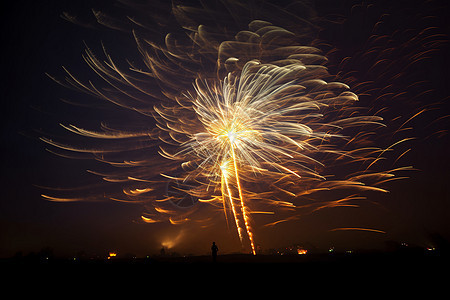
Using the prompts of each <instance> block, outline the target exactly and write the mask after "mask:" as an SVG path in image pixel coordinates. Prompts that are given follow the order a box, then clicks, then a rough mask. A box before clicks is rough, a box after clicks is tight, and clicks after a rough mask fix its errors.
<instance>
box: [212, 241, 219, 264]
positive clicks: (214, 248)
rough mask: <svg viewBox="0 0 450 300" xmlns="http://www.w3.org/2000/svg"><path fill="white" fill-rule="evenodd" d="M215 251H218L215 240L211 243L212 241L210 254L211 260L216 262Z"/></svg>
mask: <svg viewBox="0 0 450 300" xmlns="http://www.w3.org/2000/svg"><path fill="white" fill-rule="evenodd" d="M217 251H219V248H217V246H216V242H213V243H212V246H211V254H212V259H213V262H216V259H217Z"/></svg>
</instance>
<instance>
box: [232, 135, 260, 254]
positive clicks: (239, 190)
mask: <svg viewBox="0 0 450 300" xmlns="http://www.w3.org/2000/svg"><path fill="white" fill-rule="evenodd" d="M230 142H231V141H230ZM231 154H232V157H233V165H234V172H235V176H236V185H237V189H238V192H239V199H240V200H241V209H242V217H243V218H244V223H245V229H246V230H247V234H248V238H249V240H250V245H251V247H252V253H253V255H256V251H255V244H254V242H253V233H252V231H251V228H250V224H249V220H248V215H247V213H246V211H245V210H246V207H245V203H244V197H243V196H242V190H241V183H240V181H239V172H238V168H237V163H236V154H235V152H234V144H233V143H232V144H231Z"/></svg>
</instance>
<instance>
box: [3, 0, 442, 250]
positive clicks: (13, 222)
mask: <svg viewBox="0 0 450 300" xmlns="http://www.w3.org/2000/svg"><path fill="white" fill-rule="evenodd" d="M75 2H76V3H75ZM189 2H190V3H191V2H195V1H189ZM311 2H312V3H313V6H314V8H315V10H316V12H317V14H318V15H319V16H323V17H324V16H328V17H329V18H331V17H330V16H336V15H341V16H343V17H344V19H346V20H347V21H346V22H344V23H340V24H337V23H336V24H335V25H332V24H331V23H330V22H329V23H323V30H322V31H321V32H320V33H319V38H320V39H322V40H323V41H324V42H325V43H324V44H326V43H327V44H330V45H333V47H336V48H337V49H338V51H335V52H333V53H332V54H330V55H329V59H330V72H331V73H333V72H334V71H337V68H338V67H337V65H339V62H336V61H337V60H341V59H343V58H344V57H347V56H353V57H357V56H358V53H361V52H364V50H363V49H364V45H365V44H366V43H367V41H368V39H369V37H370V35H371V32H372V29H373V27H374V26H375V24H376V23H377V20H379V18H380V16H382V15H383V14H388V15H390V16H392V18H391V19H390V20H391V22H387V23H386V24H387V25H385V26H387V28H386V29H385V30H386V34H389V35H391V39H392V43H393V44H392V47H398V48H399V49H405V50H404V51H415V50H417V49H412V48H408V47H404V48H402V45H403V44H404V43H406V41H407V39H408V37H407V36H405V33H408V32H416V31H417V32H420V30H422V29H425V28H428V27H429V26H434V27H436V29H435V31H433V33H434V34H437V33H439V34H440V36H439V37H431V38H429V39H430V40H434V41H436V40H439V42H436V43H435V44H434V45H435V46H434V47H432V48H433V49H434V51H432V52H430V54H429V55H426V58H425V59H423V60H421V61H420V62H418V63H416V64H414V66H413V67H411V68H409V69H408V71H407V72H406V73H407V74H406V75H405V76H404V78H403V79H402V78H400V79H398V80H397V81H396V82H395V83H394V84H395V85H396V86H397V91H399V92H403V91H402V88H403V89H407V87H409V86H410V85H411V83H414V82H425V83H424V84H423V85H421V86H423V89H425V90H430V91H431V92H428V93H424V94H423V95H420V96H418V97H415V98H414V99H413V100H411V101H408V99H406V100H405V101H406V103H407V104H405V105H403V104H396V105H394V107H393V110H395V112H394V114H397V115H401V114H407V112H405V110H417V109H418V108H423V107H429V108H432V109H430V110H429V111H427V112H425V113H423V114H422V115H421V116H420V118H417V119H415V120H413V121H412V122H411V124H410V125H412V126H413V127H414V130H413V131H412V133H411V136H413V137H415V140H414V141H413V142H412V143H411V144H410V147H411V151H409V152H408V155H407V156H405V157H404V159H405V161H404V164H405V165H412V166H413V167H414V168H415V169H417V170H416V171H413V172H408V174H405V176H408V177H410V178H409V179H405V180H400V181H394V182H392V183H389V184H388V185H387V189H388V190H389V191H390V193H387V194H373V195H371V197H370V198H369V199H368V200H369V201H368V202H367V203H366V204H364V205H362V206H361V207H360V208H336V209H327V210H323V211H319V212H317V213H313V214H308V215H305V216H303V217H301V218H300V219H299V220H296V221H294V222H290V223H283V224H280V225H278V226H275V227H271V228H266V227H264V228H263V227H260V228H258V227H257V226H256V227H257V228H256V230H255V232H256V236H257V239H258V244H260V245H261V247H262V248H263V249H268V248H277V247H282V246H287V245H291V244H303V245H306V246H309V247H310V246H313V247H317V248H320V249H327V248H329V247H331V246H335V247H337V248H339V247H340V248H341V249H347V248H352V249H356V248H363V249H370V248H375V249H385V246H386V242H387V241H395V242H401V241H405V242H408V243H410V244H415V245H418V246H421V247H428V246H430V247H431V246H434V243H436V240H437V239H441V238H443V239H446V240H450V185H449V179H450V176H449V171H448V170H449V169H450V159H449V155H448V154H449V153H450V134H449V132H448V129H449V124H450V123H449V119H450V118H449V117H448V115H449V114H450V105H449V98H448V97H449V95H450V93H449V91H450V90H449V86H450V80H449V78H450V74H449V70H450V59H449V54H450V51H449V50H450V48H449V46H450V39H449V36H450V35H449V34H450V25H449V23H448V15H450V10H449V6H448V4H446V1H425V2H420V1H395V4H391V3H390V2H391V1H374V2H376V5H375V6H374V7H375V8H374V9H373V10H372V11H371V13H369V15H366V12H364V11H363V10H359V9H357V7H356V8H355V6H354V5H355V4H358V3H360V2H358V1H311ZM369 2H370V1H369ZM110 6H111V3H110V2H109V1H56V0H55V1H51V0H48V1H20V2H19V1H12V3H5V2H2V4H1V9H0V12H1V22H2V25H1V30H2V33H1V34H2V38H1V40H2V46H1V49H2V56H1V69H2V72H1V76H2V80H1V84H2V88H1V91H0V93H1V94H0V95H1V97H0V100H1V101H2V109H1V112H2V118H1V125H2V126H1V141H2V147H1V152H2V163H1V166H2V173H1V174H2V175H1V176H2V178H1V181H0V182H1V185H2V191H3V194H2V197H1V200H0V257H9V256H12V255H14V253H16V252H17V251H22V252H23V253H24V254H26V253H29V252H30V251H35V252H37V251H39V250H40V249H42V248H45V247H50V248H51V249H53V251H54V253H55V254H56V255H74V254H75V253H77V252H79V251H85V252H86V253H90V254H99V255H103V254H104V253H106V252H107V251H109V250H116V251H118V252H120V253H134V254H136V255H139V256H142V255H146V254H152V253H158V251H159V249H160V248H161V246H162V245H163V244H164V245H166V246H170V247H171V249H170V251H177V252H179V253H193V254H204V253H207V252H208V251H209V247H210V244H211V242H212V241H216V243H217V244H218V246H219V248H220V249H221V251H223V252H233V251H238V250H239V241H237V240H236V238H235V237H234V236H233V233H230V232H229V231H228V230H227V227H226V224H225V223H223V224H216V225H214V226H212V227H209V228H206V229H202V228H199V227H195V226H191V225H188V226H173V225H170V224H165V223H161V224H142V222H139V220H140V215H141V213H142V207H141V206H140V205H137V204H124V203H117V202H89V203H84V202H74V203H54V202H49V201H45V200H44V199H42V198H41V196H40V195H41V194H42V193H43V190H42V188H40V186H59V185H63V184H64V183H67V182H70V183H73V184H74V185H77V184H84V183H86V182H89V180H90V179H91V178H90V177H89V176H92V175H90V174H88V173H86V172H85V170H86V169H90V168H91V162H89V161H87V162H86V161H74V160H66V159H63V158H61V157H57V156H54V155H52V154H51V153H49V152H48V151H46V145H45V144H44V143H43V142H42V141H40V140H39V137H40V136H43V135H45V134H47V133H49V132H53V133H54V132H57V133H60V130H61V128H60V127H59V125H58V124H59V123H65V124H72V123H75V121H76V118H79V116H80V114H84V115H83V118H84V119H85V120H87V121H86V122H90V121H91V122H97V123H98V122H99V121H101V120H99V119H103V118H113V117H114V116H111V115H110V116H101V117H99V116H98V114H97V112H91V114H89V113H86V112H85V111H84V110H83V111H81V110H80V111H77V110H79V109H80V108H76V107H73V106H69V105H67V104H66V103H63V102H62V101H60V99H78V98H82V97H87V96H86V95H84V94H79V93H75V92H73V91H69V90H67V89H65V88H63V87H61V86H59V85H58V84H56V83H55V82H54V81H52V80H51V79H50V78H49V77H48V76H47V75H46V74H45V73H49V74H52V75H55V76H59V77H60V78H61V77H63V76H64V75H63V71H62V68H61V66H67V67H68V68H69V69H70V70H71V72H73V73H74V74H78V75H80V77H83V76H84V75H83V74H87V73H86V72H87V70H88V68H87V66H86V65H85V63H84V62H83V60H82V58H81V55H82V54H83V51H84V49H85V44H84V42H85V43H86V44H87V45H89V46H91V45H92V47H93V48H94V51H101V46H100V41H103V42H104V44H105V45H106V47H107V48H108V51H109V52H110V53H113V55H114V56H115V57H119V58H128V59H130V60H139V53H138V52H137V50H136V47H135V44H134V42H133V39H132V37H131V36H129V35H126V34H123V33H120V32H116V31H113V30H108V29H104V30H102V29H92V28H87V27H83V26H79V25H75V24H73V23H70V22H68V21H66V20H64V19H63V18H61V17H60V15H61V14H62V13H63V12H64V11H68V12H71V13H72V14H75V15H78V16H81V17H82V18H86V19H87V20H89V14H90V9H91V8H92V7H94V8H99V9H104V8H106V9H108V7H110ZM415 16H420V18H419V17H417V18H415ZM424 16H428V18H424ZM408 30H409V31H408ZM325 50H327V49H325ZM328 50H329V49H328ZM395 55H398V58H396V57H390V59H392V60H396V59H398V61H399V68H401V67H400V65H401V64H402V62H403V60H404V58H405V57H407V56H408V53H404V52H402V51H398V52H395ZM402 59H403V60H402ZM333 60H334V61H333ZM355 61H357V60H355ZM347 68H348V69H346V71H347V72H349V71H350V70H352V69H353V70H355V72H356V73H355V74H356V75H355V76H359V78H360V80H361V81H364V80H374V81H375V82H376V83H375V84H377V85H383V84H385V85H388V84H390V83H391V82H386V81H383V80H382V79H380V80H378V81H377V80H376V79H373V78H371V76H375V75H376V74H377V73H376V71H373V70H372V71H370V72H369V71H367V70H366V69H365V62H363V61H361V63H353V64H351V65H349V66H347ZM392 72H395V70H393V71H392ZM374 74H375V75H374ZM380 74H383V72H381V73H380ZM92 76H93V74H92V73H90V74H89V76H84V77H85V78H84V79H90V78H91V77H92ZM413 94H414V95H417V94H420V91H416V90H414V91H412V90H410V91H407V94H406V95H407V96H406V98H407V97H412V95H413ZM446 116H447V117H446ZM341 227H363V228H373V229H379V230H382V231H385V232H386V233H384V234H381V233H374V232H364V231H332V229H335V228H341Z"/></svg>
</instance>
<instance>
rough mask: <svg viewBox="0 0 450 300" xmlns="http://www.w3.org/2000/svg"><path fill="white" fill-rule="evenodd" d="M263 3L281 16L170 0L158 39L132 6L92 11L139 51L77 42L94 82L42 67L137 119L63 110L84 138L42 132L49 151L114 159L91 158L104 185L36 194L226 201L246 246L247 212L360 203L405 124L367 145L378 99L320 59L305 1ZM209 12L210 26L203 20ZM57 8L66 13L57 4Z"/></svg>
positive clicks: (161, 212)
mask: <svg viewBox="0 0 450 300" xmlns="http://www.w3.org/2000/svg"><path fill="white" fill-rule="evenodd" d="M127 5H128V6H127V7H128V8H129V7H131V4H130V3H128V4H127ZM228 5H229V6H228V7H227V8H228V10H229V11H231V12H232V13H231V14H230V16H233V17H234V19H239V20H240V15H242V13H236V11H237V6H239V7H240V10H244V11H248V10H250V9H251V8H249V7H246V6H245V5H243V4H240V3H238V2H236V3H235V2H230V3H229V4H228ZM244 8H245V9H246V10H245V9H244ZM270 8H272V11H271V12H270V13H271V14H278V15H277V19H280V20H284V21H283V23H286V24H287V25H286V26H283V27H282V26H280V25H279V24H275V23H274V22H268V21H263V20H249V21H248V22H247V24H248V26H247V28H242V27H240V28H239V29H238V30H236V31H234V32H233V33H230V31H232V29H233V28H234V27H239V24H241V23H242V22H244V21H245V20H246V19H247V18H243V19H242V21H236V23H237V24H236V25H233V26H228V27H227V26H225V25H223V24H222V22H223V23H225V24H226V23H227V22H229V19H230V17H225V16H224V15H223V14H217V13H213V10H212V9H210V8H208V7H203V9H199V8H194V7H188V6H182V5H174V6H173V7H172V8H171V14H172V15H173V16H175V19H176V20H177V21H178V23H179V24H180V28H182V29H183V30H184V33H185V35H184V36H179V35H178V36H177V35H176V34H167V35H166V36H165V39H164V41H165V42H164V43H163V44H158V43H156V42H154V41H153V40H152V39H151V38H150V36H151V33H152V32H154V30H153V29H152V26H153V25H154V24H150V22H151V21H144V20H143V19H139V17H130V18H128V22H127V23H124V22H119V21H118V20H117V19H114V18H112V17H110V16H108V15H106V14H104V13H102V12H99V11H94V15H95V17H96V20H97V21H98V22H99V23H100V24H103V25H106V26H107V27H110V28H114V29H120V30H122V31H125V32H129V33H131V34H132V35H133V37H134V39H135V41H136V45H137V49H138V50H139V53H140V55H141V58H142V61H143V64H142V65H139V64H138V63H135V62H129V66H128V68H123V67H120V66H119V65H118V64H117V63H116V62H115V61H114V60H113V59H112V57H111V56H110V55H109V54H108V52H107V50H106V48H105V47H103V50H104V56H105V58H106V59H105V60H101V59H99V58H98V57H97V56H96V55H95V54H94V52H93V51H92V50H91V49H89V48H88V49H87V50H86V53H85V55H84V60H85V61H86V63H87V64H88V65H89V66H90V67H91V68H92V70H94V71H95V73H96V74H97V75H98V76H99V77H100V78H101V79H102V80H103V82H104V84H103V86H102V85H100V86H99V85H98V84H94V83H92V82H90V81H89V82H85V81H82V80H80V79H78V77H76V76H75V75H73V74H72V73H71V72H70V71H69V70H68V69H65V71H66V74H67V76H66V80H65V81H59V80H57V79H56V78H53V79H55V80H56V81H58V82H59V83H61V84H63V85H65V86H68V87H69V88H73V89H76V90H78V91H82V92H84V93H87V94H89V95H92V96H94V97H96V98H100V99H102V100H106V101H107V102H109V103H112V104H113V105H114V107H115V108H116V109H118V110H124V111H130V112H132V113H134V114H137V115H139V118H140V120H143V121H142V122H136V124H126V125H125V124H124V123H121V122H119V124H120V125H121V126H120V128H119V127H113V126H110V125H108V124H107V123H102V124H101V130H88V129H85V128H83V126H80V125H68V124H61V126H62V127H63V128H64V129H66V130H67V131H69V132H70V133H72V134H76V135H79V136H82V137H84V138H85V140H82V142H84V144H83V146H82V147H76V146H74V145H73V143H72V142H70V141H69V142H68V143H64V142H60V141H55V140H53V139H50V138H47V137H43V138H41V139H42V140H43V141H44V142H46V143H47V144H49V145H51V146H52V150H51V151H52V152H55V153H56V154H58V155H61V156H64V157H74V156H75V155H81V157H82V158H94V159H95V160H97V161H99V162H101V163H103V164H106V165H109V166H111V167H113V169H114V170H113V171H110V172H104V171H92V170H90V171H89V172H90V173H92V174H95V175H98V176H100V177H101V178H102V179H103V181H104V182H105V185H107V187H105V188H103V191H104V192H103V193H100V194H94V195H89V196H87V195H80V196H79V197H73V196H71V197H67V196H64V195H62V194H63V193H64V191H59V193H61V194H58V195H48V194H44V195H43V197H44V198H46V199H48V200H52V201H76V200H92V199H100V198H108V199H112V200H115V201H124V202H137V203H142V204H143V205H144V206H145V208H146V209H145V212H144V213H143V215H142V220H143V221H144V222H147V223H154V222H160V221H169V222H171V223H172V224H179V223H183V222H188V221H196V222H201V224H206V223H207V222H211V221H213V220H212V219H213V216H214V215H215V213H217V212H223V214H224V216H225V217H226V220H227V222H228V224H229V225H230V226H232V227H234V228H236V231H237V235H238V237H239V239H240V241H241V243H242V245H243V246H245V245H246V247H249V248H251V251H252V252H253V253H255V252H256V247H255V239H256V237H255V236H254V233H253V229H252V227H253V226H255V225H254V222H253V221H252V220H253V218H252V216H254V215H256V214H263V215H266V216H267V219H266V221H265V226H273V225H275V224H278V223H280V222H285V221H289V220H292V219H295V218H298V216H300V215H301V214H302V213H306V212H312V211H317V210H320V209H323V208H327V207H338V206H357V202H358V201H360V200H362V199H365V198H366V196H365V195H364V194H365V193H366V192H368V191H377V192H386V190H385V189H384V188H383V187H382V184H384V183H386V182H388V181H391V180H394V179H397V178H398V177H395V176H394V174H395V172H397V171H402V170H408V169H411V167H391V168H383V167H382V166H380V164H379V162H380V161H382V160H383V159H385V154H386V153H389V152H391V151H392V150H393V149H394V148H395V147H396V146H398V145H400V144H402V143H403V142H405V141H407V140H408V138H401V139H394V138H393V136H392V137H391V140H390V141H389V144H388V145H384V146H381V145H377V143H376V141H377V139H376V137H377V135H381V134H383V133H384V132H385V131H386V124H385V123H384V121H383V118H382V117H381V116H380V115H379V112H380V111H382V110H376V111H374V110H373V107H364V105H361V104H358V103H359V97H358V95H357V94H356V93H355V92H354V91H352V89H351V87H350V86H348V85H347V84H345V83H343V82H339V81H336V78H337V77H336V76H333V75H332V74H330V73H329V71H328V69H327V68H326V67H325V65H326V64H327V58H326V56H325V55H324V54H323V53H322V51H321V50H320V49H319V48H318V47H317V46H314V33H315V32H316V31H317V28H316V26H315V25H313V24H312V23H311V20H310V19H308V18H309V17H310V16H309V15H308V12H310V9H305V8H307V7H306V6H303V5H302V6H301V9H302V11H303V15H302V17H299V15H294V14H292V13H289V12H288V11H287V10H281V9H276V10H275V11H273V8H274V7H272V6H271V7H270ZM214 11H217V10H214ZM217 15H218V16H219V17H218V18H216V19H215V20H216V26H208V25H205V24H210V23H211V19H214V17H212V16H217ZM65 18H67V19H70V20H71V21H73V22H77V20H76V18H75V17H73V16H71V15H69V14H67V13H66V14H65ZM159 19H160V18H158V17H155V21H154V22H158V20H159ZM268 19H269V17H268ZM160 21H161V20H160ZM202 22H204V23H202ZM208 22H209V23H208ZM289 24H290V25H289ZM293 24H295V26H293ZM222 25H223V26H222ZM300 25H301V26H300ZM316 44H317V43H316ZM143 122H144V123H145V122H146V124H147V125H146V126H142V125H141V124H142V123H143ZM136 128H139V129H136ZM392 131H393V130H392V129H391V132H392ZM92 141H94V142H93V143H92V144H90V142H92ZM91 145H95V146H91ZM79 157H80V156H78V158H79ZM398 158H399V157H398V156H396V161H397V160H398ZM97 188H98V187H95V188H93V187H92V186H91V187H88V188H87V189H88V190H90V191H94V190H96V189H97ZM118 189H120V190H118ZM105 191H107V192H105ZM69 192H70V193H71V194H72V195H73V190H70V191H69ZM80 194H81V193H80ZM315 194H321V197H317V198H315V197H314V195H315ZM205 207H206V208H205ZM208 208H209V209H208ZM200 210H201V213H199V211H200ZM205 211H206V212H205ZM205 216H206V217H205ZM375 231H376V230H375Z"/></svg>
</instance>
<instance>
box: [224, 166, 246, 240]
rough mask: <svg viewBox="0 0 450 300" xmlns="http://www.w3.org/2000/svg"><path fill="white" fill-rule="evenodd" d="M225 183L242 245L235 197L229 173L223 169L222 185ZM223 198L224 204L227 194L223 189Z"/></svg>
mask: <svg viewBox="0 0 450 300" xmlns="http://www.w3.org/2000/svg"><path fill="white" fill-rule="evenodd" d="M223 183H225V186H226V189H227V193H228V198H229V199H230V206H231V211H232V212H233V217H234V222H235V223H236V228H237V231H238V235H239V240H240V241H241V243H242V229H241V226H239V219H238V217H237V214H236V208H235V207H234V203H233V197H232V195H231V190H230V186H229V185H228V179H227V173H226V171H224V170H223V169H222V184H223ZM222 197H223V199H224V202H225V193H224V191H223V189H222ZM225 207H226V206H225V203H224V209H225Z"/></svg>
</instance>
